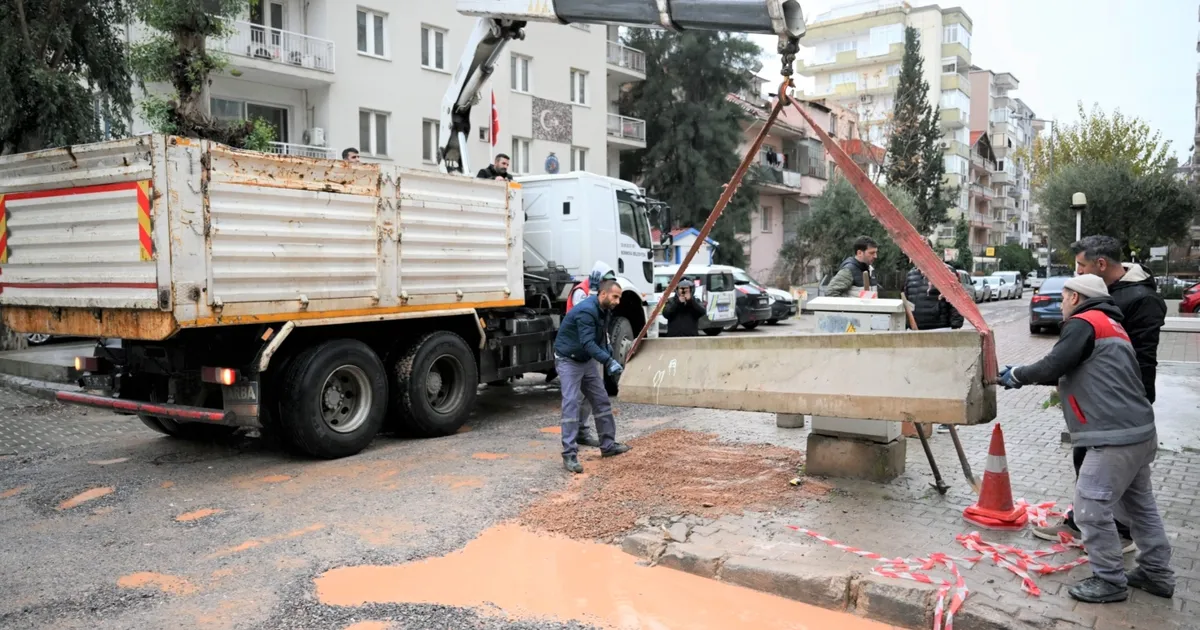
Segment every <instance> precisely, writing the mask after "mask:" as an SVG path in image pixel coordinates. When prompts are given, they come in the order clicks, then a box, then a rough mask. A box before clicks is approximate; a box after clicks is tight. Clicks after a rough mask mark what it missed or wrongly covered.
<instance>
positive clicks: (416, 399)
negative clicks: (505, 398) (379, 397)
mask: <svg viewBox="0 0 1200 630" xmlns="http://www.w3.org/2000/svg"><path fill="white" fill-rule="evenodd" d="M478 386H479V367H478V366H477V365H476V364H475V352H474V351H472V350H471V346H469V345H467V342H466V341H464V340H463V338H462V337H459V336H458V335H456V334H454V333H452V332H446V331H439V332H435V333H429V334H427V335H425V336H423V337H421V338H420V339H418V340H417V341H416V343H414V344H412V345H411V346H409V347H408V348H407V349H406V350H405V351H404V353H403V354H401V355H400V358H399V359H397V360H396V362H395V364H394V365H393V368H392V399H391V411H390V415H391V416H392V417H393V418H397V419H399V421H400V424H401V426H402V429H403V432H405V433H409V434H412V435H414V436H416V437H441V436H444V435H451V434H453V433H454V432H455V431H458V430H459V429H460V428H462V425H464V424H466V422H467V416H469V415H470V413H471V408H472V407H473V406H474V405H475V395H476V393H477V392H478Z"/></svg>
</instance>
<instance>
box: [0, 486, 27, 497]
mask: <svg viewBox="0 0 1200 630" xmlns="http://www.w3.org/2000/svg"><path fill="white" fill-rule="evenodd" d="M28 489H29V486H17V487H16V488H9V489H8V490H5V491H4V492H0V499H11V498H13V497H15V496H17V495H18V494H21V493H22V492H25V491H26V490H28Z"/></svg>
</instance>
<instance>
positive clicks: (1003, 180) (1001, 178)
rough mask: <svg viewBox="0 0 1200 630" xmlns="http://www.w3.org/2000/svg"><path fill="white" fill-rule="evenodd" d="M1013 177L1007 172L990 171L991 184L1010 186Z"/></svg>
mask: <svg viewBox="0 0 1200 630" xmlns="http://www.w3.org/2000/svg"><path fill="white" fill-rule="evenodd" d="M1012 182H1013V176H1012V174H1011V173H1009V172H1008V171H992V183H993V184H1011V183H1012Z"/></svg>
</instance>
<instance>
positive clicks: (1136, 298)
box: [1033, 236, 1167, 552]
mask: <svg viewBox="0 0 1200 630" xmlns="http://www.w3.org/2000/svg"><path fill="white" fill-rule="evenodd" d="M1071 251H1072V252H1074V253H1075V264H1076V267H1077V269H1078V271H1079V273H1080V274H1081V275H1083V274H1089V275H1093V276H1098V277H1099V278H1100V279H1101V280H1103V281H1104V284H1105V285H1106V286H1107V287H1108V294H1109V296H1111V297H1112V301H1113V303H1114V304H1115V305H1116V307H1117V308H1118V309H1119V310H1120V311H1121V316H1122V317H1123V319H1122V321H1121V325H1122V326H1123V327H1124V328H1125V332H1126V333H1127V334H1128V335H1129V340H1130V341H1131V342H1132V343H1133V351H1134V352H1135V353H1136V354H1137V362H1138V370H1139V373H1140V375H1141V380H1142V388H1143V389H1144V390H1145V392H1146V399H1147V400H1149V401H1150V402H1151V403H1153V402H1154V377H1155V372H1156V369H1157V367H1158V339H1159V331H1160V330H1161V329H1162V326H1163V322H1164V321H1165V319H1166V316H1167V303H1166V302H1165V301H1163V299H1162V297H1161V296H1159V295H1158V289H1157V287H1156V286H1155V284H1154V275H1153V274H1151V273H1150V271H1149V270H1147V269H1146V268H1145V267H1142V266H1141V265H1139V264H1136V263H1123V264H1122V262H1121V242H1120V241H1118V240H1117V239H1115V238H1113V237H1111V236H1088V237H1086V238H1083V239H1081V240H1079V241H1077V242H1075V243H1072V244H1071ZM1072 455H1073V457H1072V459H1073V460H1074V464H1075V474H1076V476H1078V475H1079V468H1080V467H1081V466H1082V465H1083V460H1084V457H1085V456H1086V455H1087V449H1086V448H1080V447H1078V446H1076V448H1075V449H1074V452H1073V453H1072ZM1117 529H1118V531H1119V532H1120V534H1121V538H1122V540H1123V541H1124V542H1125V550H1126V551H1127V552H1132V551H1133V550H1134V549H1135V548H1136V547H1135V546H1134V545H1133V543H1132V539H1131V536H1130V532H1129V528H1128V527H1126V526H1125V524H1124V523H1121V522H1118V523H1117ZM1061 531H1065V532H1067V533H1068V534H1074V535H1077V534H1078V533H1079V528H1078V527H1076V525H1075V519H1074V513H1073V512H1068V513H1067V518H1066V520H1065V521H1064V522H1063V523H1062V524H1061V525H1052V526H1050V527H1044V528H1037V529H1034V532H1033V533H1034V535H1035V536H1037V537H1039V538H1042V539H1043V540H1052V541H1054V540H1058V534H1059V532H1061Z"/></svg>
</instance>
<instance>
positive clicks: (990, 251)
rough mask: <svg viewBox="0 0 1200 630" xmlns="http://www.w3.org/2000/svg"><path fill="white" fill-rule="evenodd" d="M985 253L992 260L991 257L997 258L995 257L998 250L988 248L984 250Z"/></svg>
mask: <svg viewBox="0 0 1200 630" xmlns="http://www.w3.org/2000/svg"><path fill="white" fill-rule="evenodd" d="M983 253H984V254H986V255H987V256H988V257H989V258H990V257H992V256H995V255H996V248H995V247H988V248H987V249H984V250H983Z"/></svg>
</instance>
